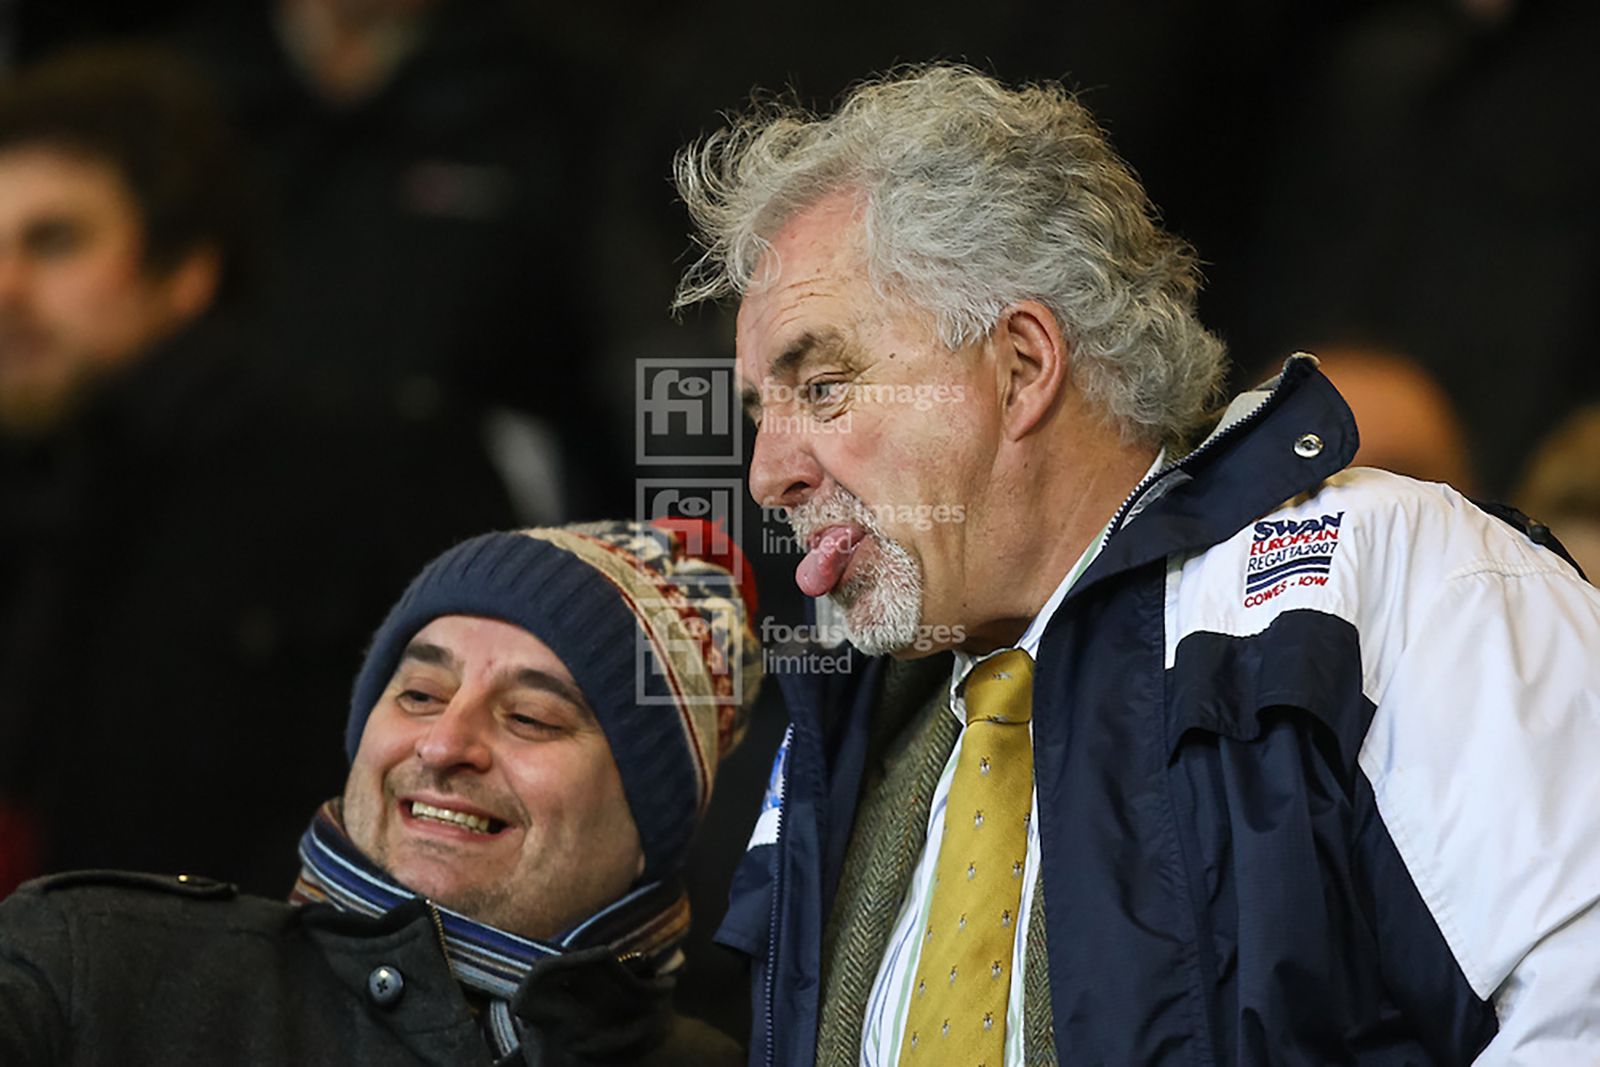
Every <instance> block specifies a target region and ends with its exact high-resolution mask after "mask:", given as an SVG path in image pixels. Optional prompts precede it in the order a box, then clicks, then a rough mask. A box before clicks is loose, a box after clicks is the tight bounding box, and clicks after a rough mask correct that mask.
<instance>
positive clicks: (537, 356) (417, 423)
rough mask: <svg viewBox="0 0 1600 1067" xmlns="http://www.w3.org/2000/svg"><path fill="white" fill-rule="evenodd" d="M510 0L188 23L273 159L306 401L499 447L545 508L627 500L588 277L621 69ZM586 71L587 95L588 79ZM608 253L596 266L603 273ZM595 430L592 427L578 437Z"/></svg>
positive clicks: (273, 213)
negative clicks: (580, 59) (585, 57)
mask: <svg viewBox="0 0 1600 1067" xmlns="http://www.w3.org/2000/svg"><path fill="white" fill-rule="evenodd" d="M541 18H542V16H541V15H540V14H539V12H538V10H537V9H536V7H535V5H530V4H526V3H522V2H518V0H272V2H262V3H252V4H241V5H233V4H230V5H211V6H210V7H208V8H206V9H204V10H202V11H199V12H198V13H197V14H196V16H195V17H194V18H193V19H192V20H191V22H190V23H189V24H188V26H187V28H186V30H185V31H184V32H183V33H182V35H181V36H180V37H179V38H178V39H179V40H180V41H181V43H182V44H183V46H184V47H185V48H187V49H189V50H191V51H192V53H193V55H194V56H195V59H196V60H197V62H199V63H200V64H201V65H202V66H203V67H204V68H205V69H206V70H207V71H208V73H209V74H210V75H211V77H212V79H213V81H214V83H215V84H216V86H217V88H218V90H219V95H220V99H221V100H222V102H223V106H224V108H225V110H226V111H227V113H228V116H229V118H230V119H231V120H232V122H233V123H234V125H235V126H236V127H237V128H238V130H239V131H240V133H241V134H242V138H243V140H244V141H245V142H246V143H247V144H248V146H249V147H250V150H251V159H252V163H253V165H254V168H255V170H256V171H257V172H258V173H259V174H260V175H261V177H262V183H263V188H264V193H265V209H266V213H267V217H268V220H269V226H268V227H267V237H268V241H267V243H266V248H265V253H266V255H265V276H264V279H263V286H262V291H261V293H260V300H259V305H260V308H259V310H260V314H261V321H262V322H263V325H264V327H265V329H266V330H267V333H268V336H269V337H270V338H271V339H272V341H273V345H274V348H275V349H276V350H277V351H278V352H279V353H281V355H282V360H283V367H284V370H285V372H286V374H287V375H289V376H290V378H291V380H292V382H293V384H294V385H295V387H296V388H299V389H301V390H303V392H304V394H305V395H306V397H307V399H308V401H309V402H310V403H313V404H315V405H317V406H319V407H322V408H324V409H326V410H328V411H330V412H334V413H342V412H344V411H348V410H350V409H351V408H358V409H360V410H362V411H364V412H367V413H368V414H369V415H370V416H372V417H380V416H381V417H385V418H388V419H390V420H392V421H393V422H394V423H395V424H396V425H397V426H400V427H404V428H406V429H409V430H412V431H415V432H424V433H428V434H431V435H433V436H435V437H436V438H441V439H442V438H446V437H449V438H453V439H456V440H459V441H461V442H462V447H472V448H476V449H479V450H480V451H484V450H487V452H488V453H489V454H490V455H491V456H492V457H493V458H494V459H495V461H496V463H497V464H498V466H499V468H500V469H501V471H502V472H503V474H504V475H505V477H506V480H507V482H508V483H509V484H510V485H511V486H512V489H513V493H514V496H515V498H516V500H517V501H518V503H519V506H520V507H521V509H522V514H523V515H524V517H525V518H527V519H528V520H529V521H553V520H555V519H558V518H562V517H570V516H573V515H583V514H604V513H617V512H621V511H623V510H625V509H627V508H631V507H632V506H633V501H632V496H631V489H632V487H631V484H630V481H629V471H628V467H627V462H628V459H629V455H628V450H627V449H626V448H625V447H617V445H616V444H615V442H618V441H621V442H623V443H624V444H625V443H626V442H627V440H628V438H627V436H626V434H627V432H628V431H629V430H630V429H631V422H629V421H628V416H629V415H630V414H631V411H630V408H629V407H628V406H627V405H626V403H625V402H624V403H623V404H618V405H615V406H613V407H611V408H607V407H605V406H604V405H603V404H602V403H601V401H600V400H599V398H601V397H607V396H614V395H616V394H617V392H618V390H617V389H614V388H613V389H603V388H601V386H602V384H606V383H607V382H608V373H607V372H608V369H609V370H610V371H612V372H614V373H612V374H611V375H610V377H615V378H617V379H619V380H620V381H621V382H624V383H626V382H629V381H631V368H629V367H626V366H610V367H609V368H608V366H607V365H605V364H604V363H603V361H602V359H601V356H602V355H603V351H604V344H603V338H604V336H605V332H606V329H607V325H606V324H605V323H604V322H603V321H602V319H601V317H600V316H599V315H597V314H590V313H588V312H587V311H586V300H585V294H586V292H587V291H588V286H587V285H586V283H590V284H592V285H593V287H594V289H595V290H596V291H598V290H599V289H600V287H601V286H602V285H603V286H604V287H605V288H606V289H610V288H613V287H616V286H618V285H620V284H624V283H622V282H620V281H619V280H618V279H617V278H616V277H615V267H614V265H610V264H607V265H605V266H604V267H602V265H600V264H596V263H593V262H591V260H592V259H593V258H595V257H594V256H593V255H592V253H591V251H590V246H591V243H592V242H591V240H590V236H589V235H590V229H591V227H592V226H593V225H594V224H595V218H596V215H597V211H596V208H595V204H594V197H595V195H596V192H597V190H598V188H599V186H600V185H601V183H600V181H599V180H598V178H597V176H596V174H595V159H596V155H597V151H598V149H597V145H596V144H595V141H596V139H597V137H599V136H600V135H601V132H602V131H603V130H604V129H605V116H606V114H607V111H608V107H607V89H606V86H607V84H608V82H607V80H606V79H605V78H603V77H596V76H595V74H594V72H593V71H592V70H587V71H569V70H568V69H567V66H566V65H565V64H564V63H563V62H562V61H561V60H560V53H559V51H558V49H557V47H556V45H555V44H553V43H548V42H546V41H545V40H543V39H542V34H541V29H542V26H541V21H540V20H541ZM574 86H581V92H582V95H583V99H582V104H581V106H573V101H572V94H573V91H574V89H573V87H574ZM601 270H604V274H603V280H602V281H599V282H596V281H595V279H596V278H597V277H601V275H599V274H596V273H595V272H598V271H601ZM580 442H581V443H580Z"/></svg>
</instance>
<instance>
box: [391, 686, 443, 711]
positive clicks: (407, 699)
mask: <svg viewBox="0 0 1600 1067" xmlns="http://www.w3.org/2000/svg"><path fill="white" fill-rule="evenodd" d="M395 702H396V703H398V704H399V705H400V707H401V708H403V709H404V710H406V711H410V712H420V711H429V710H431V709H433V708H436V707H438V706H440V705H442V704H443V703H444V701H442V700H440V699H439V698H438V697H436V696H434V695H433V694H432V693H425V692H423V691H422V690H421V689H402V690H401V691H400V692H399V693H398V694H396V696H395Z"/></svg>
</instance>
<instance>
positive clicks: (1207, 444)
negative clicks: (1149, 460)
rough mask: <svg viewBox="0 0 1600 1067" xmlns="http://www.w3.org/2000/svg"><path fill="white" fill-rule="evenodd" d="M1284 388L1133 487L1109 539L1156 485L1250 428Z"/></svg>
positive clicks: (1108, 529) (1270, 394)
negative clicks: (1220, 442)
mask: <svg viewBox="0 0 1600 1067" xmlns="http://www.w3.org/2000/svg"><path fill="white" fill-rule="evenodd" d="M1282 388H1283V385H1282V383H1281V382H1280V383H1279V384H1278V385H1277V386H1275V387H1274V388H1273V390H1272V392H1270V393H1268V394H1267V395H1266V396H1265V397H1263V398H1262V400H1261V403H1259V404H1257V405H1256V406H1255V407H1253V408H1251V409H1250V410H1249V411H1248V412H1247V413H1245V414H1244V415H1241V416H1240V417H1239V418H1238V419H1236V420H1234V421H1233V422H1232V423H1231V424H1230V425H1229V426H1228V428H1227V429H1225V430H1220V431H1218V432H1216V433H1213V434H1212V435H1211V436H1209V437H1207V438H1206V439H1205V440H1204V441H1201V442H1200V447H1198V448H1196V449H1195V450H1194V451H1193V452H1190V453H1189V454H1188V455H1186V456H1184V457H1183V458H1182V459H1180V460H1176V461H1174V462H1172V463H1168V464H1167V465H1166V466H1164V467H1162V468H1161V469H1160V470H1158V471H1155V472H1153V473H1151V474H1148V475H1146V476H1145V477H1144V479H1143V480H1142V481H1141V482H1140V483H1139V484H1138V485H1136V486H1134V487H1133V492H1131V493H1129V494H1128V498H1127V499H1126V500H1124V501H1123V502H1122V506H1121V507H1119V508H1118V509H1117V512H1116V514H1115V515H1113V516H1112V517H1111V525H1110V526H1108V527H1107V528H1106V529H1107V533H1106V536H1107V537H1108V538H1109V537H1110V536H1111V535H1112V534H1114V533H1116V532H1117V530H1118V529H1120V528H1121V526H1122V524H1123V523H1124V522H1126V521H1127V517H1128V512H1129V510H1131V509H1132V507H1133V505H1134V504H1135V503H1137V502H1138V500H1139V498H1140V497H1141V496H1143V495H1145V494H1146V493H1147V492H1149V491H1150V490H1151V489H1153V488H1154V487H1155V485H1156V483H1158V482H1160V481H1161V480H1162V479H1163V478H1165V477H1167V476H1168V475H1169V474H1172V473H1173V472H1175V471H1178V470H1181V469H1182V468H1183V467H1185V466H1187V465H1188V464H1189V463H1190V461H1192V460H1193V459H1194V458H1195V457H1196V456H1203V455H1205V454H1206V452H1208V451H1210V450H1211V449H1212V448H1214V447H1215V446H1216V444H1217V442H1219V441H1226V440H1228V439H1229V438H1231V437H1233V436H1234V435H1235V434H1236V433H1238V432H1239V431H1240V430H1241V429H1242V428H1244V427H1246V426H1249V425H1250V424H1251V423H1253V422H1255V421H1256V420H1257V419H1258V418H1260V417H1261V415H1262V413H1263V412H1265V411H1266V410H1267V408H1268V407H1270V406H1271V404H1272V401H1273V400H1274V399H1275V398H1276V397H1277V395H1278V391H1279V390H1280V389H1282Z"/></svg>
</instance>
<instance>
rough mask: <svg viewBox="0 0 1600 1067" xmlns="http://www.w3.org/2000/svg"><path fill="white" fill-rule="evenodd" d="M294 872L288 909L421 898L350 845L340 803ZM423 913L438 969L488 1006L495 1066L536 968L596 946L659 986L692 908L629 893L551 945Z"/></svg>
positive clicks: (308, 835)
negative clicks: (443, 966)
mask: <svg viewBox="0 0 1600 1067" xmlns="http://www.w3.org/2000/svg"><path fill="white" fill-rule="evenodd" d="M300 865H301V866H300V877H299V879H298V880H296V882H295V885H294V889H293V890H292V891H291V892H290V894H289V901H290V903H292V904H312V903H318V904H330V905H332V906H333V907H335V908H338V909H339V910H340V911H348V912H355V913H356V914H359V915H366V916H370V917H373V918H376V917H378V916H380V915H383V914H384V913H386V912H388V911H390V910H392V909H394V908H396V907H398V906H400V905H401V904H404V903H406V902H407V901H411V900H416V899H417V897H418V895H417V894H416V893H414V892H412V891H411V890H409V889H407V888H405V887H404V886H402V885H400V883H398V882H396V881H395V880H394V879H393V878H391V877H390V875H389V874H388V872H386V871H384V870H383V869H382V868H380V867H378V866H377V865H376V864H374V863H373V862H372V861H371V860H370V859H368V858H367V856H366V854H365V853H363V852H362V851H361V850H360V849H359V848H357V847H356V845H355V842H353V841H351V840H350V837H349V835H348V834H346V833H345V829H344V822H343V819H342V817H341V813H340V803H339V801H338V800H330V801H328V802H327V803H325V804H323V805H322V807H321V808H319V809H318V810H317V814H316V816H315V817H314V818H312V820H311V825H310V827H309V828H307V830H306V832H305V834H304V835H302V836H301V838H300ZM426 903H427V904H428V907H429V909H430V910H431V911H432V912H433V913H434V915H435V917H436V918H437V919H438V922H439V930H440V933H441V935H442V938H443V944H444V950H445V959H446V961H447V962H448V963H449V965H450V971H451V973H452V974H454V975H455V978H456V981H458V982H460V983H461V984H462V985H463V986H465V987H466V988H468V989H471V990H475V991H477V992H479V993H482V994H484V995H485V996H487V997H488V998H489V1011H488V1013H487V1020H486V1024H485V1026H486V1029H487V1031H488V1036H489V1039H490V1041H491V1043H492V1044H493V1046H494V1048H495V1054H496V1055H497V1056H506V1055H508V1054H510V1053H511V1052H513V1051H515V1050H516V1048H517V1046H518V1045H520V1044H521V1042H522V1033H521V1025H522V1024H521V1022H520V1021H519V1020H518V1019H517V1017H516V1016H515V1015H513V1014H512V1012H511V1006H510V1000H511V998H512V996H513V995H514V994H515V993H516V991H517V988H518V987H519V986H520V985H521V984H522V980H523V979H524V978H525V977H526V976H527V974H528V972H529V970H531V969H532V967H533V965H534V964H535V963H537V962H538V961H539V960H542V959H547V958H549V957H552V956H559V955H561V954H562V953H563V952H567V951H569V950H573V949H582V948H594V947H597V946H602V945H603V946H606V947H608V948H610V949H611V951H612V952H613V953H615V955H616V956H617V957H618V958H621V957H623V956H630V957H632V958H633V959H638V960H639V961H640V962H639V963H638V964H637V965H636V966H637V967H638V968H639V969H641V970H642V971H643V972H644V973H646V974H649V975H652V976H659V975H664V974H668V973H671V972H672V971H675V970H676V969H677V968H678V967H679V966H680V965H681V964H682V962H683V953H682V951H681V949H680V947H679V946H680V945H681V944H682V942H683V939H684V937H685V936H686V935H687V934H688V932H689V899H688V897H687V896H686V895H685V894H684V892H683V890H682V888H681V887H679V886H677V885H674V884H668V883H665V882H652V883H650V884H648V885H643V886H639V887H638V888H636V889H633V890H632V891H630V892H629V893H628V894H627V895H625V896H623V897H622V898H621V899H619V900H617V901H615V902H614V903H612V904H609V905H607V906H606V907H604V908H601V909H600V910H599V911H597V912H595V913H594V914H593V915H591V916H589V918H587V919H585V920H584V921H583V922H581V923H579V924H578V925H577V926H575V927H573V928H572V929H571V930H569V931H568V932H567V933H565V934H563V935H561V936H560V937H558V938H555V939H554V940H551V941H536V940H533V939H532V938H526V937H521V936H519V935H517V934H513V933H510V932H509V931H506V930H500V929H497V928H496V927H493V926H489V925H488V924H486V923H481V922H478V921H476V920H474V919H470V918H468V917H467V916H465V915H462V914H461V913H460V912H456V911H451V910H450V909H449V908H445V907H441V906H439V905H437V904H434V903H433V902H432V901H426ZM635 954H637V955H635ZM631 963H632V959H630V964H631Z"/></svg>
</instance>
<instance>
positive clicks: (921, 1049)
mask: <svg viewBox="0 0 1600 1067" xmlns="http://www.w3.org/2000/svg"><path fill="white" fill-rule="evenodd" d="M966 704H967V728H966V733H965V735H964V736H963V737H962V739H961V755H960V757H959V758H958V759H957V760H956V771H955V776H954V777H953V778H952V779H951V781H950V796H949V800H948V802H947V803H946V805H945V809H944V840H943V842H942V843H941V844H940V845H939V862H938V865H937V866H936V867H935V868H934V883H933V901H932V903H931V904H930V905H929V908H928V924H927V927H926V929H924V931H923V943H922V956H921V959H920V960H919V961H918V963H917V975H916V985H915V986H913V988H912V992H911V1006H910V1008H909V1010H908V1012H907V1017H906V1032H905V1037H904V1038H903V1039H902V1040H901V1043H900V1063H901V1064H902V1065H905V1064H919V1065H920V1064H928V1065H935V1064H937V1065H940V1067H943V1065H945V1064H952V1065H960V1067H968V1065H978V1067H1001V1064H1002V1062H1003V1061H1004V1058H1005V1040H1006V1001H1007V995H1008V993H1009V992H1010V989H1011V959H1012V948H1013V942H1014V941H1015V939H1016V931H1017V908H1018V905H1019V904H1020V903H1021V900H1022V865H1023V861H1024V860H1025V859H1026V857H1027V853H1028V818H1029V817H1030V814H1031V810H1032V805H1033V741H1032V739H1031V738H1030V737H1029V734H1028V719H1029V718H1030V717H1031V715H1032V710H1033V659H1032V657H1030V656H1029V655H1028V654H1027V653H1026V652H1024V651H1022V650H1021V649H1012V650H1010V651H1008V652H1002V653H1000V654H999V655H997V656H993V657H991V658H989V659H986V660H984V661H983V662H982V663H979V664H978V665H977V666H976V667H974V668H973V669H972V673H971V674H969V675H968V676H967V682H966Z"/></svg>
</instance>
